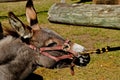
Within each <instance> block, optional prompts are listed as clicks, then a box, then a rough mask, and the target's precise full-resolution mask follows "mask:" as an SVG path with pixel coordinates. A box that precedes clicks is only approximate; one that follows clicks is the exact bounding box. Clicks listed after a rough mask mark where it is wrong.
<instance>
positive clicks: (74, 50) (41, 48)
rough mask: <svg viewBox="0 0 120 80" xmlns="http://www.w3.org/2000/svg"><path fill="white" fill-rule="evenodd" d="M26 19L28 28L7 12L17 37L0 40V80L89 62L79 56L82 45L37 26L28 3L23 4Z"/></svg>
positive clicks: (17, 79) (32, 10)
mask: <svg viewBox="0 0 120 80" xmlns="http://www.w3.org/2000/svg"><path fill="white" fill-rule="evenodd" d="M26 16H27V20H28V22H29V24H30V26H28V25H25V24H24V23H23V22H22V21H20V20H19V19H18V18H17V17H16V16H15V15H14V14H13V13H12V12H9V15H8V17H9V22H10V24H11V26H12V27H13V28H14V30H15V32H14V33H16V35H17V36H13V35H12V36H11V35H8V36H6V37H4V38H3V39H2V40H0V80H23V79H25V78H26V77H27V76H28V75H29V74H30V73H32V72H33V71H34V70H35V69H36V67H37V66H43V67H46V68H63V67H68V66H70V65H71V64H72V65H78V66H86V65H87V64H88V63H89V61H90V56H89V55H88V54H85V55H81V54H79V52H82V51H84V50H85V48H84V47H83V46H81V45H79V44H76V43H72V42H71V41H69V40H65V39H63V38H62V37H61V36H60V35H58V34H57V33H55V32H54V31H52V30H49V29H46V28H41V27H39V26H38V20H37V14H36V11H35V9H34V7H33V2H32V0H28V1H27V5H26ZM10 34H12V32H11V33H10ZM14 35H15V34H14Z"/></svg>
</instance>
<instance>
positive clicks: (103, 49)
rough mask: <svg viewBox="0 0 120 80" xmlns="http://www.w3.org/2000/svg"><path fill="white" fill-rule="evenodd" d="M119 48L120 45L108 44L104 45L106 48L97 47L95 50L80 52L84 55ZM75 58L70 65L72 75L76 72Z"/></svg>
mask: <svg viewBox="0 0 120 80" xmlns="http://www.w3.org/2000/svg"><path fill="white" fill-rule="evenodd" d="M117 50H120V46H118V47H110V46H107V47H104V48H101V49H96V50H93V51H84V52H80V53H79V54H81V55H84V54H102V53H105V52H110V51H117ZM75 59H76V58H74V59H73V61H72V63H71V65H70V71H71V75H74V74H75V73H74V67H75V64H74V61H75Z"/></svg>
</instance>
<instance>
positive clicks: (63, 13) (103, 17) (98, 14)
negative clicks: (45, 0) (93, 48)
mask: <svg viewBox="0 0 120 80" xmlns="http://www.w3.org/2000/svg"><path fill="white" fill-rule="evenodd" d="M48 15H49V16H48V20H49V21H50V22H55V23H63V24H74V25H85V26H94V27H105V28H117V29H120V5H95V4H76V5H73V4H72V5H71V4H66V3H56V4H54V5H53V6H52V7H51V8H50V9H49V11H48Z"/></svg>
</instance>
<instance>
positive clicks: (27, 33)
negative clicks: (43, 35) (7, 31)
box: [8, 12, 33, 38]
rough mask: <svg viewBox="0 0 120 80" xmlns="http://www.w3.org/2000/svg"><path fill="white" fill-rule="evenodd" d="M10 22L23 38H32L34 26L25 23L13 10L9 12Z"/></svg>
mask: <svg viewBox="0 0 120 80" xmlns="http://www.w3.org/2000/svg"><path fill="white" fill-rule="evenodd" d="M8 17H9V23H10V24H11V26H12V27H13V28H14V29H15V31H16V32H17V33H18V35H20V36H21V37H23V38H31V37H32V35H33V31H32V28H31V27H29V26H27V25H24V24H23V23H22V21H20V20H19V19H18V18H17V17H16V16H15V15H14V13H13V12H9V13H8Z"/></svg>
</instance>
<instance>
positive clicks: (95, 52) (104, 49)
mask: <svg viewBox="0 0 120 80" xmlns="http://www.w3.org/2000/svg"><path fill="white" fill-rule="evenodd" d="M117 50H120V46H118V47H110V46H107V47H104V48H101V49H96V50H91V51H84V52H80V53H79V54H102V53H105V52H110V51H117Z"/></svg>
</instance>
